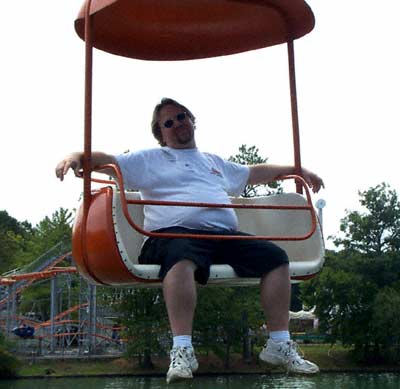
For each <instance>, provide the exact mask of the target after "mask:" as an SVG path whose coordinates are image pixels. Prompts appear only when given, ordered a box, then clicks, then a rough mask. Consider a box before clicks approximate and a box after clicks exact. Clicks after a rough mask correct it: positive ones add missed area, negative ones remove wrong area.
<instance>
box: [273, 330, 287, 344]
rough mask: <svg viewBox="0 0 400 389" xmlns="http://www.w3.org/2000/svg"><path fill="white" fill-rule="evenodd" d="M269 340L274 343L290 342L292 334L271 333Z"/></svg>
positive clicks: (283, 332) (282, 332)
mask: <svg viewBox="0 0 400 389" xmlns="http://www.w3.org/2000/svg"><path fill="white" fill-rule="evenodd" d="M269 338H270V339H271V340H273V341H274V342H288V341H289V340H290V334H289V331H270V333H269Z"/></svg>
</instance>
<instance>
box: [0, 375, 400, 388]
mask: <svg viewBox="0 0 400 389" xmlns="http://www.w3.org/2000/svg"><path fill="white" fill-rule="evenodd" d="M167 387H168V388H169V389H183V388H185V389H186V388H188V389H189V388H190V389H271V388H280V389H281V388H282V389H286V388H287V389H289V388H292V389H293V388H295V389H314V388H315V389H331V388H346V389H377V388H379V389H398V388H400V374H394V373H386V374H320V375H317V376H313V377H301V376H297V377H293V376H289V377H287V376H286V375H281V376H279V375H234V376H211V377H202V376H200V377H199V376H198V377H196V378H195V379H194V380H193V381H192V382H181V383H175V384H173V385H168V386H167V385H166V383H165V378H164V377H152V378H148V377H116V378H45V379H19V380H0V389H32V388H35V389H71V388H73V389H87V388H95V389H165V388H167Z"/></svg>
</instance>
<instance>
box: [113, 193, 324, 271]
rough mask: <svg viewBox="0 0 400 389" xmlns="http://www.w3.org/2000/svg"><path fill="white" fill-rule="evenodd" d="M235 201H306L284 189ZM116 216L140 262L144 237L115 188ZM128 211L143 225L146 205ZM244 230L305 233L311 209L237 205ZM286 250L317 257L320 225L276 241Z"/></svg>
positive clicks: (293, 256)
mask: <svg viewBox="0 0 400 389" xmlns="http://www.w3.org/2000/svg"><path fill="white" fill-rule="evenodd" d="M126 196H127V199H139V198H140V196H139V193H137V192H127V193H126ZM232 202H233V203H240V204H268V205H306V204H307V203H306V200H305V199H304V197H303V196H301V195H299V194H296V193H283V194H278V195H272V196H265V197H253V198H234V199H232ZM113 208H114V212H113V216H114V227H115V230H116V235H117V241H118V242H119V245H121V246H122V247H123V248H124V251H125V252H126V253H127V256H128V257H129V260H130V262H131V263H133V264H134V263H137V258H138V256H139V253H140V249H141V246H142V244H143V241H144V237H143V236H142V235H141V234H139V233H138V232H136V231H135V230H134V229H133V228H132V227H131V226H130V225H129V224H128V222H127V221H126V219H125V216H124V214H123V212H122V209H121V206H120V196H119V194H118V193H117V192H116V191H114V196H113ZM128 208H129V213H130V214H131V217H132V219H133V220H134V222H135V223H136V224H138V225H139V226H141V227H143V221H144V215H143V205H129V207H128ZM236 212H237V215H238V219H239V226H240V230H241V231H245V232H248V233H251V234H255V235H268V236H271V235H275V236H294V237H296V236H302V235H306V234H307V232H308V231H310V228H311V217H310V212H309V211H305V210H260V209H258V210H251V209H236ZM276 244H278V245H279V246H280V247H282V248H283V249H285V250H286V252H287V253H288V256H289V259H290V261H291V262H308V261H314V262H315V261H316V260H319V259H320V258H322V257H323V256H324V245H323V239H322V233H321V229H320V226H319V225H317V230H316V232H315V233H314V234H313V235H312V236H311V237H310V238H308V239H306V240H301V241H276Z"/></svg>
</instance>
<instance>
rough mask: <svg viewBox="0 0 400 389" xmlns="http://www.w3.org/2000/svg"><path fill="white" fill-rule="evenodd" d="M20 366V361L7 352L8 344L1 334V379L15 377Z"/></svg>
mask: <svg viewBox="0 0 400 389" xmlns="http://www.w3.org/2000/svg"><path fill="white" fill-rule="evenodd" d="M19 365H20V362H19V360H18V359H17V358H15V357H14V355H12V354H11V353H10V352H9V351H8V350H7V342H6V340H5V339H4V336H3V334H2V333H1V332H0V378H12V377H15V376H16V375H17V371H18V368H19Z"/></svg>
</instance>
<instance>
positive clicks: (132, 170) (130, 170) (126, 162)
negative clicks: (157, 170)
mask: <svg viewBox="0 0 400 389" xmlns="http://www.w3.org/2000/svg"><path fill="white" fill-rule="evenodd" d="M115 158H116V160H117V162H118V165H119V167H120V169H121V173H122V177H123V179H124V184H125V189H131V190H140V189H141V188H142V187H143V185H144V179H145V177H146V176H147V175H146V170H147V164H146V158H145V157H144V155H143V152H141V151H137V152H131V153H124V154H119V155H116V156H115Z"/></svg>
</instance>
